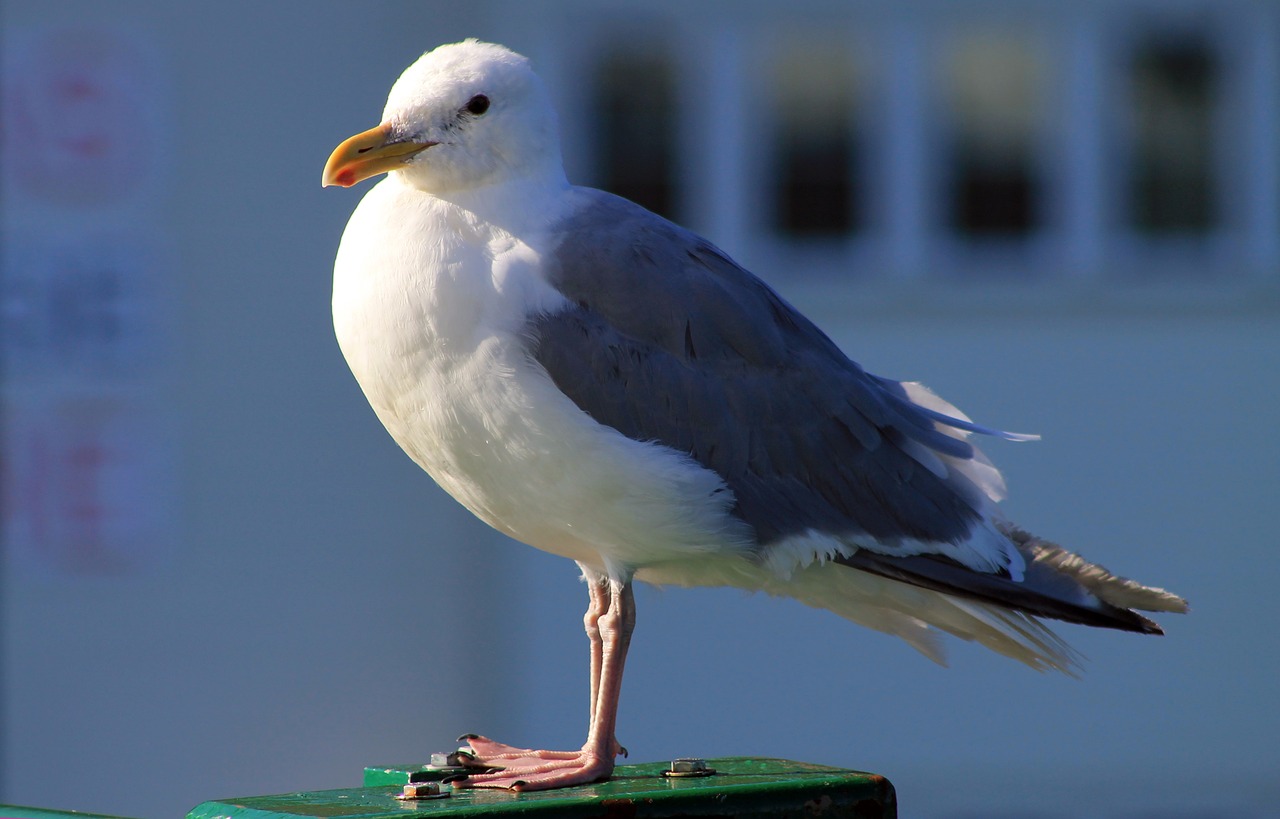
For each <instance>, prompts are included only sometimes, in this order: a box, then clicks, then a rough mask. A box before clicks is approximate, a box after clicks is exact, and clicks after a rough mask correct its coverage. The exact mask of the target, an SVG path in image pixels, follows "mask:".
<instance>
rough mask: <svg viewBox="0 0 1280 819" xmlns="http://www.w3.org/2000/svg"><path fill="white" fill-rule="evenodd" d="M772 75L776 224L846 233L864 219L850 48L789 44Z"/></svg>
mask: <svg viewBox="0 0 1280 819" xmlns="http://www.w3.org/2000/svg"><path fill="white" fill-rule="evenodd" d="M772 80H773V92H772V96H773V117H774V135H773V143H772V156H771V162H770V166H769V179H770V182H769V184H770V188H771V192H772V197H771V201H772V202H773V203H774V212H773V227H774V229H775V230H776V231H777V232H779V233H781V234H783V235H785V236H791V237H794V238H797V239H810V238H838V237H840V236H843V235H846V234H848V233H850V232H851V231H853V230H855V229H856V228H857V227H858V225H859V221H860V214H859V213H858V212H857V193H858V186H857V179H856V177H857V171H858V169H859V168H858V151H857V142H856V140H855V136H854V117H855V113H854V74H853V67H852V64H851V60H850V55H849V52H848V48H847V46H845V45H844V44H842V43H840V44H829V45H825V46H822V45H815V44H814V43H812V42H809V43H807V44H806V45H805V46H796V47H793V48H790V49H783V50H782V52H781V54H780V57H779V59H778V61H777V63H776V65H775V71H774V76H773V77H772Z"/></svg>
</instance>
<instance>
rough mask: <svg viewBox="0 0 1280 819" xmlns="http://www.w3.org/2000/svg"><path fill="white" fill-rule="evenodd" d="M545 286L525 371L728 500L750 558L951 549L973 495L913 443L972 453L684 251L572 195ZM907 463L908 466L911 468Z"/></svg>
mask: <svg viewBox="0 0 1280 819" xmlns="http://www.w3.org/2000/svg"><path fill="white" fill-rule="evenodd" d="M582 195H583V196H586V197H589V199H588V201H587V202H586V203H585V204H584V207H582V208H580V209H579V210H578V211H577V212H576V213H575V215H574V216H572V217H570V218H569V219H567V220H565V222H564V223H563V224H560V225H558V226H557V227H556V230H557V232H558V233H559V234H560V235H561V237H562V238H561V240H560V243H559V246H558V249H557V251H556V252H555V253H554V254H553V258H552V259H550V260H548V270H547V273H548V277H549V279H550V281H551V283H552V284H553V285H554V286H555V287H556V288H558V289H559V290H560V291H561V292H562V293H563V294H564V295H565V296H566V297H567V298H568V300H569V301H570V302H571V306H570V307H569V308H568V309H565V310H562V311H559V312H556V313H553V314H545V315H538V316H534V317H532V318H531V323H530V327H529V331H530V334H531V337H532V339H533V341H534V353H533V354H534V356H535V358H536V360H537V361H538V362H539V363H540V364H541V365H542V366H543V367H544V368H546V370H547V372H548V373H549V374H550V376H551V378H552V380H553V381H554V382H555V384H556V386H557V387H558V388H559V389H560V390H562V391H563V392H564V393H565V394H566V395H567V396H568V397H569V398H570V399H572V400H573V401H574V403H576V404H577V405H578V406H579V407H580V408H581V409H582V410H584V411H585V412H587V413H588V414H590V415H591V416H592V417H593V418H594V419H595V420H596V421H598V422H599V423H601V424H605V425H608V426H610V427H613V428H614V429H616V430H618V431H619V432H621V433H622V434H624V435H627V436H628V437H630V438H633V439H636V440H644V441H654V442H658V443H661V444H663V445H666V446H668V447H671V448H672V449H675V450H678V451H680V452H683V453H687V454H689V455H690V456H691V457H693V458H694V459H695V460H696V461H697V462H698V463H700V464H702V465H703V466H705V467H707V468H709V469H712V470H715V471H716V472H717V473H719V474H720V475H721V476H722V477H723V479H724V481H725V482H726V483H727V484H728V485H729V487H730V488H731V489H732V490H733V492H734V494H735V496H736V498H737V507H736V509H735V513H736V514H738V515H739V516H741V518H742V519H743V520H745V521H746V522H747V523H748V524H750V525H751V526H752V527H754V529H755V532H756V535H757V538H758V541H759V543H760V545H761V547H765V546H767V545H768V544H770V543H771V542H774V541H777V540H778V539H780V538H784V537H786V536H788V535H792V534H798V533H801V532H804V531H807V530H816V531H819V532H824V533H830V534H834V535H838V536H845V537H853V538H856V537H857V536H858V535H860V534H864V533H865V534H866V535H870V536H871V537H873V538H875V539H876V540H877V541H879V542H880V543H881V544H885V545H888V546H892V545H893V544H895V543H898V542H900V541H902V540H903V539H917V540H923V541H933V542H948V541H950V542H958V541H962V540H964V539H965V538H966V536H967V535H968V534H969V532H970V530H971V528H972V527H973V525H974V524H975V523H976V522H977V521H978V519H979V517H980V513H979V511H978V509H979V508H980V506H981V504H982V493H981V491H980V490H979V489H978V488H977V487H975V486H974V485H973V484H972V483H971V482H970V481H969V480H968V479H967V478H965V477H964V476H963V475H962V474H959V473H958V472H957V471H956V470H946V469H939V468H937V466H936V465H935V466H933V467H932V468H930V467H929V466H927V465H926V462H927V461H928V460H929V459H927V458H926V459H923V460H922V459H921V458H920V457H919V454H918V453H919V448H920V447H921V446H923V447H926V448H928V449H929V450H931V451H933V452H935V453H940V454H942V455H946V456H951V457H953V458H960V459H966V458H971V457H973V455H974V450H973V448H972V447H971V446H970V445H969V444H968V443H967V442H965V441H963V440H960V439H958V438H956V437H953V436H951V435H947V434H944V433H943V432H941V431H939V428H938V422H940V421H945V423H946V424H947V425H949V426H955V427H959V428H964V429H976V430H978V431H988V430H983V429H981V428H978V427H974V426H973V425H971V424H967V423H965V422H962V421H960V420H957V419H949V418H946V416H942V415H940V414H938V413H936V412H933V411H931V410H927V409H925V408H923V407H919V406H917V405H915V404H913V403H912V402H911V401H910V400H909V399H908V398H907V397H906V393H905V391H904V390H903V388H902V387H901V386H900V385H899V384H898V383H897V382H893V381H888V380H886V379H881V378H877V377H875V376H872V375H870V374H868V373H866V372H864V371H863V370H862V368H861V367H859V366H858V365H857V364H856V363H854V362H853V361H851V360H849V359H848V358H847V357H846V356H845V355H844V354H843V353H841V352H840V350H839V349H838V348H837V347H836V346H835V344H834V343H832V342H831V340H830V339H828V338H827V337H826V336H825V335H824V334H823V333H822V332H821V331H820V330H819V329H818V328H817V327H816V326H814V325H813V324H812V323H811V322H810V321H808V320H807V319H806V318H804V316H802V315H801V314H800V313H799V312H797V311H796V310H795V309H794V308H792V307H791V306H790V305H789V304H787V303H786V302H785V301H783V300H782V299H781V298H780V297H779V296H778V295H777V294H775V293H774V292H773V291H772V290H771V289H770V288H769V287H768V286H767V285H765V284H764V283H763V282H761V281H760V280H759V279H757V278H756V277H754V276H753V275H751V274H750V273H749V272H747V271H746V270H744V269H743V268H741V267H739V266H738V265H737V264H735V263H734V262H733V261H732V260H730V259H729V258H728V257H726V256H725V255H724V254H723V253H721V252H720V251H719V250H717V249H716V248H715V247H713V246H712V245H710V244H709V243H707V242H706V241H704V240H702V239H701V238H699V237H698V236H696V235H694V234H692V233H690V232H688V231H686V230H684V229H682V228H680V227H678V226H677V225H674V224H672V223H670V222H668V221H666V220H664V219H661V218H660V217H658V216H655V215H654V214H652V213H649V212H648V211H646V210H644V209H642V208H640V207H638V206H636V205H633V204H631V203H630V202H627V201H626V200H623V199H619V198H617V197H613V196H610V195H608V194H604V193H601V192H599V191H583V192H582ZM912 451H915V452H916V453H917V455H916V456H915V457H913V456H912V454H909V453H911V452H912Z"/></svg>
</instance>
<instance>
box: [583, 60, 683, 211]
mask: <svg viewBox="0 0 1280 819" xmlns="http://www.w3.org/2000/svg"><path fill="white" fill-rule="evenodd" d="M594 92H595V100H596V108H595V110H596V111H598V112H599V114H598V116H597V117H595V122H596V123H597V127H598V129H599V131H598V132H597V139H598V146H599V153H598V159H597V162H598V165H597V168H598V175H599V176H598V179H599V181H598V184H599V185H600V187H602V188H604V189H605V190H607V191H611V192H612V193H616V194H618V195H619V196H625V197H626V198H628V199H630V200H632V201H633V202H637V203H639V204H641V205H643V206H645V207H646V208H648V209H650V210H652V211H655V212H656V213H660V214H662V215H663V216H667V217H673V216H675V215H676V214H675V213H674V211H675V208H676V205H677V202H676V186H675V181H674V175H675V167H676V163H675V158H676V156H675V142H676V138H675V134H676V121H675V109H674V107H673V106H674V101H675V100H676V99H677V95H676V93H675V77H674V71H673V69H672V66H671V63H670V61H669V60H668V59H666V57H665V55H663V54H661V53H657V52H653V51H647V50H645V51H642V50H617V51H613V52H611V53H609V54H607V55H606V56H605V57H604V59H603V60H602V61H601V62H600V64H599V67H598V70H597V71H596V74H595V89H594Z"/></svg>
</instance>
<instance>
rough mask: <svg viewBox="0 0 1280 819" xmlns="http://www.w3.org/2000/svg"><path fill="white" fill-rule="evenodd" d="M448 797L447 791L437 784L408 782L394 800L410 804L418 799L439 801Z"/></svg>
mask: <svg viewBox="0 0 1280 819" xmlns="http://www.w3.org/2000/svg"><path fill="white" fill-rule="evenodd" d="M448 795H449V791H446V790H442V789H441V788H440V783H439V782H410V783H408V784H407V785H405V786H404V790H403V791H401V792H400V793H399V794H398V795H397V796H396V799H399V800H400V801H402V802H411V801H414V800H418V799H440V798H442V797H446V796H448Z"/></svg>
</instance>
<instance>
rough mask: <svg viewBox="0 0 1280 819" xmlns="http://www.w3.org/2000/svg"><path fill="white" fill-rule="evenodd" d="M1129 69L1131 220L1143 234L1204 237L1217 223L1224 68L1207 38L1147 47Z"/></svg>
mask: <svg viewBox="0 0 1280 819" xmlns="http://www.w3.org/2000/svg"><path fill="white" fill-rule="evenodd" d="M1126 67H1127V71H1128V78H1127V79H1128V85H1129V89H1130V95H1131V96H1130V98H1129V100H1128V103H1129V104H1128V106H1127V111H1128V112H1129V118H1130V121H1129V129H1128V132H1127V136H1128V139H1127V144H1126V145H1125V146H1124V148H1125V154H1124V159H1125V164H1126V166H1127V167H1128V168H1129V186H1128V191H1127V200H1128V207H1127V212H1126V220H1127V222H1128V224H1129V226H1131V227H1132V228H1134V229H1136V230H1138V231H1140V232H1143V233H1154V234H1164V233H1193V234H1194V233H1205V232H1208V231H1210V230H1212V229H1213V228H1214V227H1215V226H1216V224H1217V222H1218V203H1217V201H1216V191H1215V186H1214V153H1215V145H1214V119H1215V118H1216V110H1215V109H1216V107H1217V106H1216V104H1217V101H1218V100H1219V99H1220V98H1221V91H1220V89H1219V88H1218V84H1219V66H1218V63H1217V60H1216V59H1215V55H1214V54H1213V52H1212V50H1211V49H1210V47H1209V44H1208V43H1207V42H1205V41H1204V39H1202V38H1200V37H1198V36H1194V35H1192V36H1186V37H1182V38H1176V39H1168V38H1165V39H1152V40H1149V41H1147V42H1145V43H1141V44H1140V45H1139V46H1138V48H1137V49H1136V50H1135V51H1134V52H1133V55H1132V58H1131V59H1130V60H1129V62H1128V65H1127V66H1126Z"/></svg>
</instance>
